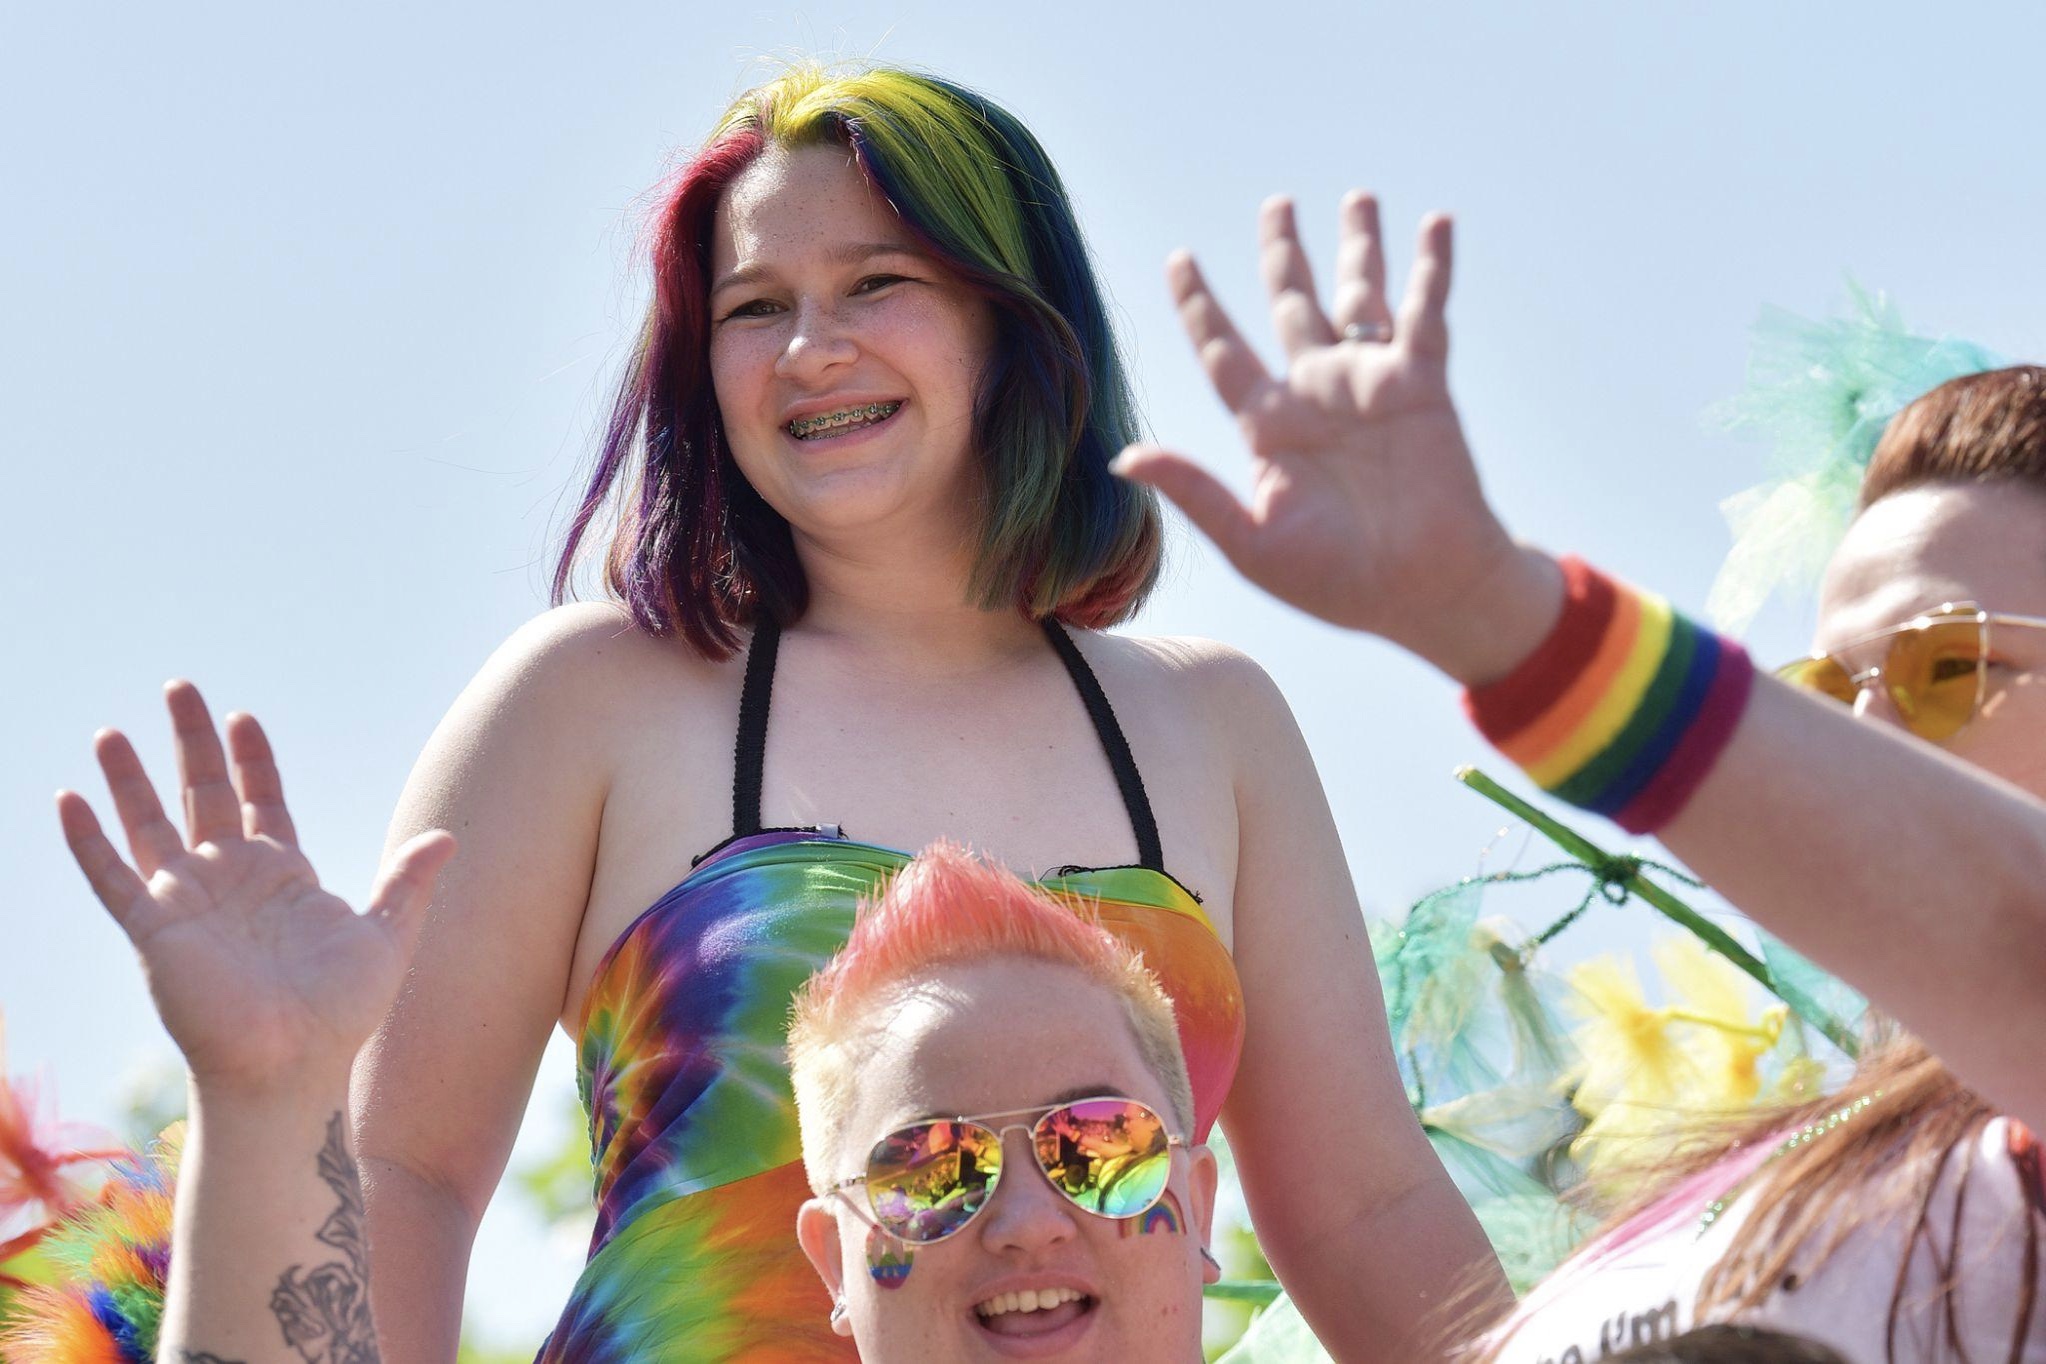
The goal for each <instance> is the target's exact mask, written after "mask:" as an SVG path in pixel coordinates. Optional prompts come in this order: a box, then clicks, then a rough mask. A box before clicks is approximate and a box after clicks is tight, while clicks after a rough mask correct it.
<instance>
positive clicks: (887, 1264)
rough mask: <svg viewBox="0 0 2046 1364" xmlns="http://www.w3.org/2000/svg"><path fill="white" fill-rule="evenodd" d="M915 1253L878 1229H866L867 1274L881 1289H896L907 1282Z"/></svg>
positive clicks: (914, 1262)
mask: <svg viewBox="0 0 2046 1364" xmlns="http://www.w3.org/2000/svg"><path fill="white" fill-rule="evenodd" d="M915 1264H916V1252H915V1251H913V1250H911V1249H910V1248H909V1247H908V1246H906V1245H904V1244H903V1243H902V1242H900V1241H898V1240H896V1239H895V1238H894V1237H893V1236H890V1235H889V1234H888V1233H887V1232H885V1231H883V1230H881V1229H880V1228H879V1227H869V1228H868V1229H867V1274H868V1275H869V1276H870V1277H871V1278H872V1279H873V1280H874V1283H875V1284H876V1285H877V1286H878V1287H880V1288H883V1289H890V1290H893V1289H897V1288H900V1287H902V1285H903V1284H904V1283H906V1282H908V1280H909V1271H910V1269H911V1268H912V1267H913V1266H914V1265H915Z"/></svg>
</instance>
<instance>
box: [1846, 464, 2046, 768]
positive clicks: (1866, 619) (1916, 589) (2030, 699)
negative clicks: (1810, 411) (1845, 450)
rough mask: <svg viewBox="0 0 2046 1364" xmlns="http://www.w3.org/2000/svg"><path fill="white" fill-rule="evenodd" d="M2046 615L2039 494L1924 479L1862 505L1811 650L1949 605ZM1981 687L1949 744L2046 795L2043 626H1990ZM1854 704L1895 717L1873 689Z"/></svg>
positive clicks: (2045, 518)
mask: <svg viewBox="0 0 2046 1364" xmlns="http://www.w3.org/2000/svg"><path fill="white" fill-rule="evenodd" d="M1950 601H1971V602H1975V603H1977V604H1978V605H1980V606H1982V607H1984V608H1986V609H1988V610H1990V611H1997V612H2006V613H2009V614H2012V615H2024V616H2039V617H2046V492H2041V491H2040V490H2038V489H2036V488H2034V487H2032V486H2031V485H2029V484H2025V483H2018V482H2003V483H1992V484H1927V485H1922V486H1919V487H1916V488H1908V489H1906V490H1904V491H1902V492H1897V493H1892V494H1891V495H1890V496H1888V497H1885V498H1883V499H1882V500H1881V501H1879V502H1877V503H1875V505H1873V506H1871V507H1870V508H1868V510H1866V511H1864V512H1863V513H1862V514H1861V515H1860V516H1859V517H1858V518H1857V519H1856V520H1855V522H1854V524H1853V525H1852V526H1851V527H1849V529H1848V532H1847V536H1846V538H1845V539H1844V540H1842V541H1841V544H1840V548H1839V550H1838V551H1837V552H1835V553H1834V555H1833V558H1832V560H1831V562H1830V563H1829V564H1828V565H1827V568H1826V579H1825V584H1824V588H1823V590H1822V592H1821V595H1820V618H1819V632H1818V640H1817V647H1818V648H1821V649H1838V648H1840V647H1841V646H1842V645H1844V644H1847V643H1848V642H1850V641H1852V640H1856V639H1859V638H1861V637H1863V636H1866V635H1869V634H1872V633H1874V632H1875V631H1878V630H1881V629H1884V628H1886V627H1888V626H1892V625H1899V624H1902V623H1903V622H1905V621H1907V620H1910V619H1911V618H1912V617H1914V616H1917V615H1920V614H1922V613H1924V612H1927V611H1930V610H1933V609H1935V608H1937V607H1938V606H1940V605H1941V604H1943V603H1945V602H1950ZM1990 645H1991V649H1992V653H1991V662H1990V672H1989V676H1988V695H1987V698H1986V699H1985V701H1984V702H1983V705H1982V707H1981V709H1980V710H1978V711H1977V712H1976V714H1975V718H1974V719H1973V720H1971V721H1970V722H1969V723H1968V725H1967V727H1966V728H1964V729H1962V730H1961V732H1960V733H1959V734H1957V735H1955V736H1954V737H1953V738H1952V739H1951V740H1949V741H1948V742H1947V743H1946V745H1945V747H1946V749H1947V751H1949V752H1951V753H1952V754H1953V755H1954V756H1955V757H1957V758H1961V759H1963V760H1964V761H1967V762H1970V763H1973V764H1975V765H1976V766H1977V767H1980V768H1982V769H1983V770H1984V771H1987V772H1992V773H1995V774H1996V775H1997V776H1999V777H2002V778H2004V779H2005V780H2007V781H2010V782H2013V783H2015V784H2017V785H2019V786H2022V787H2024V788H2025V789H2026V790H2028V791H2030V792H2031V793H2032V794H2034V795H2036V796H2041V797H2046V630H2040V629H2028V628H2023V627H1997V626H1992V627H1991V629H1990ZM1856 709H1857V711H1858V712H1860V713H1863V714H1866V715H1867V716H1868V717H1869V718H1871V719H1877V720H1883V721H1886V722H1888V723H1892V724H1895V723H1898V719H1897V714H1896V711H1895V710H1894V709H1893V708H1892V707H1891V705H1890V704H1889V702H1888V701H1887V700H1885V699H1884V697H1883V696H1882V694H1881V690H1880V688H1869V689H1867V690H1865V691H1863V692H1862V694H1861V700H1860V702H1859V703H1858V704H1857V707H1856Z"/></svg>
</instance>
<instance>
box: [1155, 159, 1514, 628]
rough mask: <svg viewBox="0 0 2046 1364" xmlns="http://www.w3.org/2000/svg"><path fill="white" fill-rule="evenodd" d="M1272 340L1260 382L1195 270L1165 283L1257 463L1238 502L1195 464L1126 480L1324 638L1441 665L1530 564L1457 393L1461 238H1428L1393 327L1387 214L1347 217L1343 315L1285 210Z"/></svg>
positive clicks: (1172, 271) (1166, 458)
mask: <svg viewBox="0 0 2046 1364" xmlns="http://www.w3.org/2000/svg"><path fill="white" fill-rule="evenodd" d="M1259 232H1260V238H1261V241H1262V254H1261V259H1262V266H1263V274H1264V279H1265V286H1266V289H1267V291H1268V293H1269V294H1270V297H1271V314H1272V325H1273V328H1274V330H1275V331H1276V332H1277V333H1278V337H1279V341H1280V344H1281V345H1282V346H1283V348H1284V350H1285V353H1286V364H1285V367H1284V368H1283V369H1282V370H1279V371H1277V372H1273V371H1270V370H1267V368H1266V367H1265V365H1264V363H1263V361H1261V360H1260V359H1259V358H1258V355H1257V353H1256V352H1255V351H1254V350H1253V349H1252V348H1251V346H1250V345H1249V344H1248V343H1247V342H1246V341H1245V340H1244V338H1243V336H1242V334H1241V333H1240V332H1239V331H1238V330H1237V328H1236V325H1235V323H1234V322H1232V321H1231V320H1230V318H1229V315H1228V314H1227V313H1226V312H1225V311H1224V310H1223V308H1222V305H1221V303H1220V302H1219V301H1218V300H1217V299H1216V298H1215V296H1214V294H1213V293H1212V292H1211V291H1210V289H1209V287H1208V283H1207V281H1206V279H1205V278H1203V277H1202V274H1201V271H1200V267H1199V266H1197V265H1196V264H1195V263H1194V261H1193V259H1192V257H1190V256H1187V255H1184V254H1180V255H1176V256H1175V257H1174V258H1173V259H1172V260H1171V261H1170V262H1169V263H1168V265H1167V267H1166V276H1167V281H1168V283H1169V284H1170V286H1171V289H1172V293H1173V297H1174V299H1175V300H1176V302H1177V303H1178V306H1179V315H1180V320H1181V322H1182V323H1183V324H1184V325H1185V327H1186V332H1187V336H1188V338H1189V339H1190V340H1191V341H1192V342H1193V344H1194V347H1195V349H1196V350H1197V351H1198V353H1199V355H1200V360H1201V364H1202V366H1203V367H1204V368H1205V369H1206V370H1207V374H1208V378H1209V380H1210V382H1212V383H1213V384H1214V386H1215V391H1216V393H1217V394H1219V395H1220V397H1221V399H1222V401H1223V402H1224V403H1225V404H1227V405H1228V407H1229V410H1230V411H1231V412H1232V413H1234V414H1235V416H1236V419H1237V423H1238V424H1239V426H1241V428H1242V430H1243V433H1244V436H1245V438H1246V439H1247V441H1248V442H1249V445H1250V455H1251V461H1252V472H1253V479H1252V490H1251V494H1250V499H1249V502H1248V503H1247V504H1246V503H1242V502H1239V501H1238V500H1237V499H1236V497H1235V496H1234V495H1233V494H1232V493H1230V491H1229V490H1228V489H1227V488H1225V487H1224V486H1223V485H1222V483H1221V482H1220V481H1218V480H1217V479H1215V478H1214V477H1213V476H1212V475H1210V474H1209V473H1207V472H1206V471H1205V470H1204V469H1202V468H1201V467H1200V466H1199V465H1198V464H1196V463H1194V462H1193V461H1191V460H1189V459H1187V458H1185V457H1184V456H1181V455H1177V454H1173V453H1170V452H1168V451H1165V450H1162V449H1159V448H1157V447H1155V446H1133V447H1131V448H1130V449H1129V450H1127V451H1125V452H1124V453H1123V454H1122V455H1121V456H1120V457H1119V458H1118V459H1117V461H1116V466H1115V467H1116V470H1117V472H1119V473H1121V474H1122V475H1123V476H1124V477H1126V478H1130V479H1133V480H1135V481H1137V482H1141V483H1147V484H1150V485H1152V486H1153V487H1156V488H1157V489H1158V490H1159V491H1160V492H1162V493H1164V494H1165V495H1166V496H1168V497H1170V498H1171V499H1172V500H1173V501H1174V502H1176V503H1177V504H1178V505H1179V507H1180V509H1181V510H1182V511H1184V512H1185V513H1186V515H1187V517H1188V519H1190V520H1191V521H1192V522H1193V523H1194V524H1195V525H1196V526H1198V527H1199V528H1200V529H1201V530H1202V531H1203V532H1204V533H1205V534H1206V535H1207V536H1208V537H1209V538H1210V539H1212V540H1213V541H1214V542H1215V544H1216V546H1217V547H1218V548H1219V549H1220V550H1221V551H1222V553H1223V554H1224V555H1225V556H1227V558H1228V559H1229V561H1230V563H1232V564H1234V565H1235V566H1236V567H1237V569H1238V570H1240V571H1241V572H1242V573H1243V574H1244V576H1246V577H1248V578H1249V579H1250V580H1251V581H1253V582H1255V583H1257V584H1258V585H1259V586H1261V587H1263V588H1265V589H1266V590H1267V591H1269V592H1271V593H1273V594H1274V595H1275V596H1278V597H1281V598H1283V599H1284V600H1286V601H1288V602H1291V603H1292V604H1293V605H1295V606H1297V607H1299V608H1300V609H1302V610H1304V611H1308V612H1310V613H1312V614H1314V615H1316V616H1319V617H1321V618H1322V619H1324V620H1327V621H1331V622H1333V623H1335V624H1338V625H1344V626H1349V627H1351V628H1353V629H1361V630H1369V631H1371V632H1372V633H1374V634H1379V635H1383V636H1386V637H1387V638H1390V639H1392V640H1394V641H1395V642H1397V643H1401V644H1404V645H1407V646H1408V647H1410V648H1413V649H1415V650H1416V651H1417V652H1420V653H1422V654H1423V655H1424V656H1428V657H1432V658H1435V659H1436V660H1437V661H1438V662H1443V661H1445V657H1444V655H1445V652H1447V653H1451V654H1453V653H1454V652H1455V649H1454V648H1453V647H1450V646H1445V644H1444V643H1443V642H1442V641H1441V640H1439V639H1438V638H1437V636H1438V635H1439V634H1440V632H1441V630H1442V628H1443V623H1444V621H1445V620H1446V619H1450V618H1454V617H1456V616H1458V615H1466V616H1467V615H1468V614H1469V610H1468V608H1469V607H1470V605H1471V604H1472V602H1473V601H1474V600H1475V599H1477V598H1478V597H1479V596H1481V595H1484V594H1487V593H1490V592H1491V591H1492V589H1493V587H1494V586H1495V583H1496V580H1498V579H1499V578H1500V577H1501V576H1502V575H1505V576H1513V575H1519V574H1523V573H1525V571H1526V570H1527V567H1528V566H1527V564H1526V563H1524V562H1523V555H1522V554H1521V551H1520V550H1519V549H1518V547H1517V546H1516V545H1515V544H1514V542H1513V541H1512V539H1511V538H1510V537H1509V536H1508V535H1507V534H1506V531H1505V528H1504V527H1503V526H1501V525H1500V523H1499V520H1498V518H1497V517H1496V516H1495V515H1494V514H1493V512H1492V509H1491V507H1490V506H1489V505H1488V504H1487V503H1486V501H1485V497H1484V493H1483V492H1482V490H1481V489H1480V488H1479V486H1478V478H1477V471H1476V469H1475V468H1474V466H1473V465H1472V463H1471V456H1470V451H1469V449H1468V448H1467V447H1466V446H1465V444H1464V439H1463V428H1462V425H1461V423H1460V422H1459V421H1458V420H1457V415H1456V409H1455V407H1454V405H1453V404H1452V403H1451V401H1450V397H1449V383H1448V361H1449V329H1448V323H1447V320H1446V317H1445V309H1446V307H1447V304H1448V300H1449V278H1450V255H1451V231H1450V223H1449V220H1448V219H1447V218H1445V217H1441V216H1436V217H1432V218H1430V219H1428V220H1427V221H1425V222H1424V223H1423V224H1422V225H1421V237H1420V250H1419V253H1418V255H1417V258H1416V261H1415V265H1414V270H1413V275H1412V278H1411V279H1409V281H1408V283H1407V290H1406V296H1405V298H1404V300H1403V301H1402V302H1401V304H1400V307H1399V311H1398V314H1397V316H1395V315H1394V313H1393V312H1392V309H1391V307H1390V304H1389V302H1388V298H1387V293H1386V285H1385V254H1384V250H1383V248H1382V245H1381V242H1380V238H1379V227H1378V205H1377V202H1376V201H1375V200H1374V199H1372V198H1371V197H1370V196H1369V195H1365V194H1352V195H1350V196H1349V197H1348V198H1346V199H1345V200H1344V203H1343V210H1342V239H1341V248H1340V251H1339V253H1338V257H1337V279H1336V291H1335V307H1334V312H1333V314H1332V315H1331V314H1330V313H1327V312H1324V311H1323V308H1322V304H1321V302H1320V300H1319V298H1318V297H1317V295H1316V292H1315V286H1314V277H1313V273H1312V270H1311V269H1310V267H1309V265H1308V261H1307V253H1306V251H1305V250H1304V249H1303V248H1302V246H1301V243H1300V237H1299V233H1298V230H1297V228H1296V226H1295V223H1294V216H1293V208H1292V205H1291V204H1290V203H1289V202H1287V201H1286V200H1283V199H1275V200H1272V201H1270V202H1268V203H1267V204H1266V205H1265V207H1264V209H1263V211H1262V213H1261V215H1260V220H1259Z"/></svg>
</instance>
